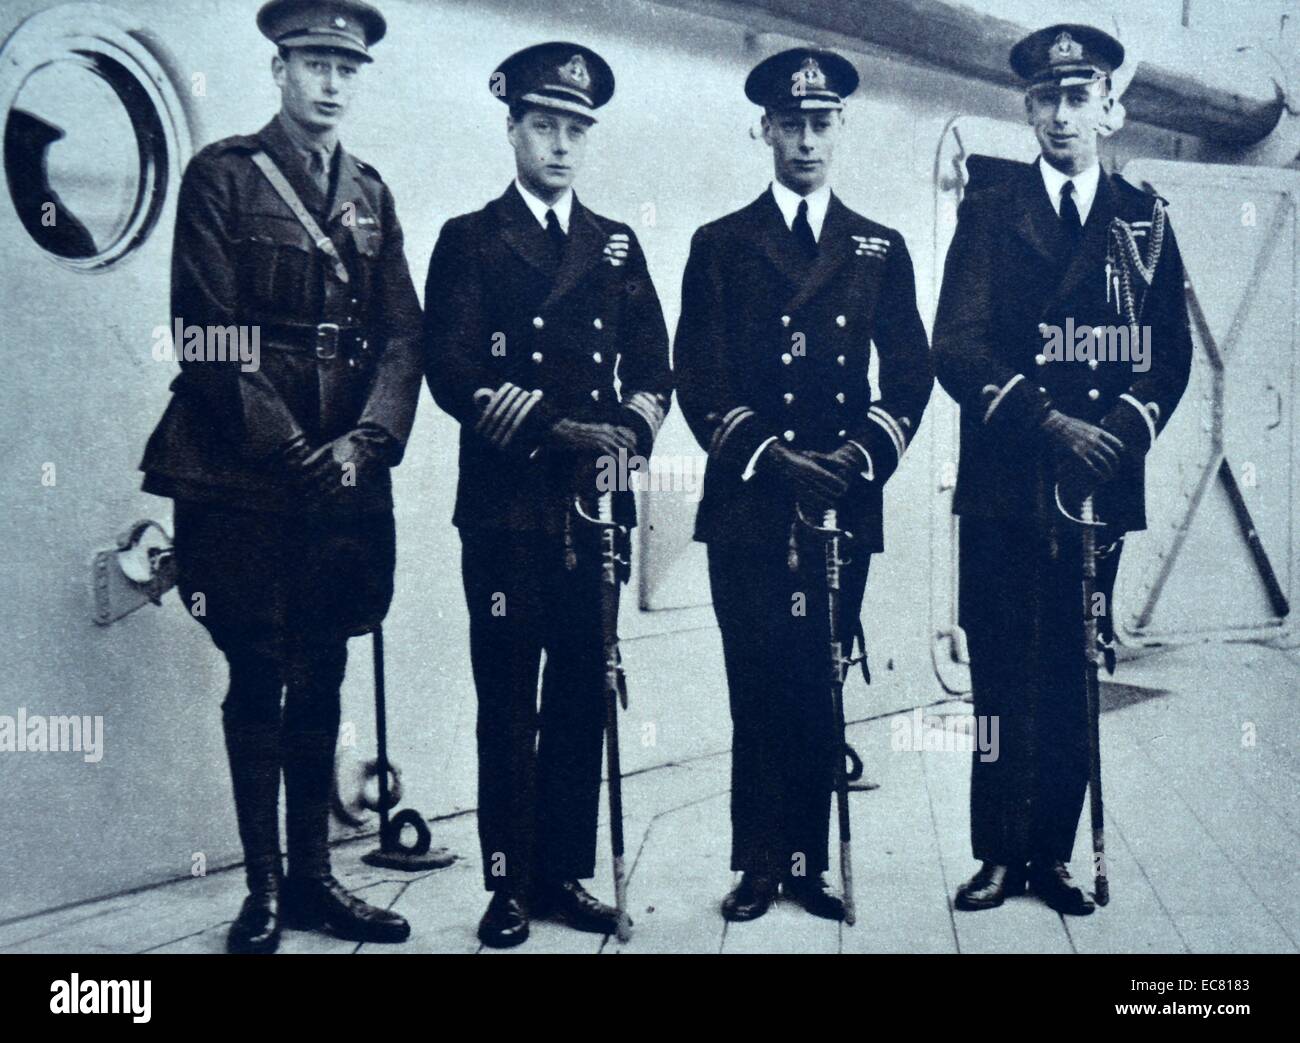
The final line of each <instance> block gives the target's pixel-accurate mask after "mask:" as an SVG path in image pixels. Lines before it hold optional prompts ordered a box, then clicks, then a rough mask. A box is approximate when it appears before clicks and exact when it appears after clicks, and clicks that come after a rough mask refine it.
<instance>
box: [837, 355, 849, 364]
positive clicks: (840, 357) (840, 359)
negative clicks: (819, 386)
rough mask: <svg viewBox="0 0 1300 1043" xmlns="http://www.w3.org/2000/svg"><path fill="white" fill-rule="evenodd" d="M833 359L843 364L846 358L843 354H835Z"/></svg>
mask: <svg viewBox="0 0 1300 1043" xmlns="http://www.w3.org/2000/svg"><path fill="white" fill-rule="evenodd" d="M835 361H836V362H838V363H839V364H840V365H841V366H842V365H844V363H845V362H846V361H847V360H846V359H845V358H844V356H843V355H836V356H835Z"/></svg>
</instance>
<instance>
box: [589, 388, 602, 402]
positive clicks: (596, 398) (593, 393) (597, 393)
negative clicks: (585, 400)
mask: <svg viewBox="0 0 1300 1043" xmlns="http://www.w3.org/2000/svg"><path fill="white" fill-rule="evenodd" d="M591 397H592V399H593V400H594V401H596V402H599V401H600V388H592V389H591Z"/></svg>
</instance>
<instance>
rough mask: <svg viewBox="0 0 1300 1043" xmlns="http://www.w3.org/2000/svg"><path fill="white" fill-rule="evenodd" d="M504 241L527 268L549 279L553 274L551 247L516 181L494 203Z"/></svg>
mask: <svg viewBox="0 0 1300 1043" xmlns="http://www.w3.org/2000/svg"><path fill="white" fill-rule="evenodd" d="M493 208H494V210H495V211H496V216H497V225H498V227H499V228H500V229H501V238H502V239H504V240H505V241H506V244H507V245H508V246H509V247H510V249H512V250H513V251H514V252H515V253H517V254H518V255H519V256H520V257H521V258H522V259H523V260H524V261H525V262H526V263H527V264H528V265H530V266H531V267H533V268H536V269H537V271H539V272H541V273H542V274H543V275H545V276H547V277H548V278H549V277H550V275H551V270H552V266H551V259H550V244H549V243H547V241H546V239H545V238H544V236H545V235H546V233H545V232H543V231H542V228H541V226H540V225H539V224H538V223H537V219H536V218H535V217H533V214H532V211H531V210H529V209H528V206H527V204H526V203H524V201H523V199H522V198H520V195H519V189H517V188H516V187H515V185H514V183H513V182H511V184H510V187H509V188H507V189H506V190H505V192H504V193H503V194H502V195H501V196H500V198H498V199H497V200H496V202H495V203H494V204H493Z"/></svg>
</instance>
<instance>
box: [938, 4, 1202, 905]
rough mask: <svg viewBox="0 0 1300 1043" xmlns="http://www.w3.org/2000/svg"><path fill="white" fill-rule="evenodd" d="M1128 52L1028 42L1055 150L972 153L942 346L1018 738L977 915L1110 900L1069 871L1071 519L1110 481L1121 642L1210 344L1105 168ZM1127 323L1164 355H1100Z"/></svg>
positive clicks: (996, 814)
mask: <svg viewBox="0 0 1300 1043" xmlns="http://www.w3.org/2000/svg"><path fill="white" fill-rule="evenodd" d="M1123 60H1124V49H1123V47H1122V46H1121V45H1120V43H1119V42H1118V41H1117V40H1115V39H1113V38H1112V37H1110V36H1109V35H1107V34H1106V33H1103V32H1100V31H1098V30H1096V29H1093V28H1090V27H1087V26H1079V25H1053V26H1050V27H1048V28H1046V29H1042V30H1039V31H1038V32H1035V33H1033V34H1032V35H1030V36H1028V37H1027V38H1025V39H1024V40H1022V41H1021V42H1020V43H1019V44H1017V45H1016V47H1015V48H1014V49H1013V50H1012V52H1011V65H1012V68H1013V69H1014V70H1015V71H1016V73H1017V74H1018V75H1020V76H1021V77H1022V78H1023V79H1025V80H1026V81H1027V83H1028V88H1027V93H1026V96H1025V107H1026V112H1027V114H1028V118H1029V122H1030V124H1031V125H1032V126H1033V128H1034V132H1035V134H1036V135H1037V138H1038V143H1039V145H1040V147H1041V152H1042V154H1041V155H1040V156H1039V158H1038V159H1037V160H1036V161H1035V162H1034V163H1033V164H1029V165H1026V164H1022V163H1009V162H1005V161H989V160H984V161H982V162H981V161H980V160H979V159H978V158H977V157H971V159H970V161H969V163H968V168H969V171H970V175H971V179H970V184H969V185H968V187H967V195H966V198H965V200H964V201H963V202H962V205H961V209H960V211H959V214H958V225H957V231H956V235H955V237H954V239H953V242H952V246H951V247H950V248H949V251H948V259H947V263H946V266H945V270H944V280H943V291H942V294H941V297H940V301H939V311H938V316H937V319H936V321H935V328H934V357H935V367H936V370H937V373H938V377H939V381H940V383H941V384H942V385H943V386H944V388H945V389H947V391H948V392H949V394H951V395H952V396H953V398H954V399H955V400H956V401H957V403H958V405H959V406H960V407H961V460H960V470H959V477H958V482H957V489H956V495H955V500H954V504H953V510H954V511H955V512H956V513H957V514H958V515H960V517H961V528H960V599H959V601H960V619H961V623H962V626H963V627H964V628H965V630H966V635H967V638H968V642H969V648H970V659H971V679H972V683H973V687H974V695H975V713H976V714H977V715H979V716H981V717H984V716H989V717H997V718H998V719H999V720H1000V729H1001V734H1002V737H1003V738H1002V747H1001V749H1002V752H1001V756H1000V757H999V758H998V759H997V760H995V761H989V762H985V761H983V760H982V759H981V758H980V757H979V756H978V755H977V756H976V757H975V758H974V760H973V768H972V773H971V846H972V848H973V852H974V855H975V857H976V858H977V859H979V860H980V861H981V862H982V863H983V864H982V866H981V868H980V870H979V872H978V873H976V874H975V876H974V877H973V878H972V879H971V880H970V881H968V882H967V883H965V884H963V885H962V886H961V888H960V889H959V890H958V892H957V896H956V902H955V904H956V906H957V908H959V909H968V910H971V909H988V908H992V907H994V906H997V905H1000V904H1002V901H1003V900H1004V898H1005V897H1006V896H1007V895H1013V894H1018V893H1020V892H1021V891H1023V890H1024V888H1025V886H1026V883H1028V885H1029V886H1030V887H1031V888H1032V889H1033V891H1034V892H1035V893H1036V894H1037V895H1038V896H1039V897H1040V898H1042V899H1043V901H1045V902H1046V903H1047V904H1048V905H1049V906H1051V907H1052V908H1053V909H1056V910H1058V911H1059V912H1062V913H1069V914H1075V915H1080V914H1087V913H1090V912H1092V910H1093V902H1092V901H1091V900H1090V899H1089V898H1088V897H1087V896H1086V895H1085V894H1084V893H1083V892H1082V891H1081V890H1080V889H1079V888H1077V887H1075V886H1074V885H1073V884H1072V883H1071V881H1070V874H1069V871H1068V869H1067V868H1066V864H1067V863H1068V862H1069V860H1070V855H1071V851H1072V849H1073V845H1074V838H1075V832H1076V828H1077V825H1078V821H1079V812H1080V810H1081V809H1082V806H1083V798H1084V793H1085V790H1086V788H1087V782H1088V741H1087V734H1088V733H1087V727H1088V719H1087V714H1086V701H1085V694H1086V693H1085V675H1084V667H1085V657H1084V654H1083V633H1084V621H1083V607H1082V600H1081V586H1080V584H1081V575H1082V560H1081V553H1082V551H1081V541H1080V536H1079V532H1080V530H1079V526H1078V525H1077V524H1075V523H1074V522H1072V521H1069V520H1068V519H1067V513H1068V515H1069V516H1071V517H1078V515H1079V511H1080V505H1081V504H1082V503H1083V501H1084V498H1085V497H1086V496H1087V495H1088V494H1090V493H1093V494H1094V496H1093V500H1094V506H1095V514H1096V516H1097V518H1099V519H1100V520H1101V521H1103V522H1104V523H1105V525H1104V527H1103V528H1101V529H1099V530H1098V537H1097V541H1096V545H1097V546H1098V547H1099V548H1106V549H1107V550H1105V551H1103V552H1102V553H1101V554H1099V561H1098V566H1097V573H1098V590H1099V591H1100V592H1101V594H1102V597H1103V601H1101V602H1099V603H1098V604H1099V605H1103V604H1104V609H1105V615H1104V616H1102V618H1101V619H1099V629H1100V630H1101V631H1102V632H1104V633H1107V634H1108V633H1110V632H1111V624H1110V618H1111V613H1110V604H1109V601H1110V595H1111V591H1112V590H1113V587H1114V579H1115V574H1116V570H1117V569H1118V566H1119V552H1120V546H1121V543H1120V541H1121V539H1122V537H1123V534H1124V533H1125V532H1131V531H1134V530H1138V529H1142V528H1144V527H1145V525H1146V517H1145V499H1144V460H1145V456H1146V453H1147V450H1148V449H1149V448H1150V447H1151V443H1152V442H1153V441H1154V440H1155V437H1156V435H1157V433H1158V432H1159V431H1160V430H1161V428H1162V427H1163V426H1164V425H1165V424H1166V423H1168V421H1169V417H1170V415H1171V414H1172V413H1173V411H1174V407H1175V406H1176V405H1177V404H1178V400H1179V398H1180V397H1181V396H1182V393H1183V389H1184V388H1185V387H1186V384H1187V378H1188V371H1189V368H1190V364H1191V352H1192V347H1191V339H1190V334H1189V332H1188V320H1187V307H1186V302H1185V299H1184V292H1183V269H1182V262H1181V259H1180V257H1179V253H1178V246H1177V243H1176V242H1175V240H1174V235H1173V230H1172V229H1171V228H1170V227H1169V223H1168V221H1167V219H1166V217H1165V209H1164V201H1163V200H1162V199H1160V198H1159V197H1158V196H1155V195H1152V194H1150V193H1148V192H1144V191H1140V190H1138V189H1137V188H1134V187H1133V186H1131V185H1129V184H1128V183H1127V182H1125V181H1124V180H1123V179H1122V178H1120V177H1118V176H1116V175H1112V174H1107V173H1105V172H1104V171H1103V170H1102V169H1101V167H1100V165H1099V163H1098V158H1097V140H1098V135H1099V133H1101V134H1106V133H1109V132H1111V131H1113V130H1114V129H1117V125H1118V123H1119V118H1118V113H1119V110H1117V105H1118V102H1117V101H1116V99H1115V98H1114V96H1113V94H1112V91H1111V80H1110V74H1111V73H1112V71H1113V70H1114V69H1116V68H1117V67H1118V66H1119V65H1120V64H1121V63H1122V62H1123ZM1085 326H1086V327H1091V329H1092V332H1093V333H1095V334H1098V336H1096V337H1095V338H1093V344H1094V345H1095V349H1087V343H1088V342H1086V341H1085V342H1084V345H1083V346H1084V348H1085V349H1087V350H1080V351H1079V352H1077V353H1075V352H1070V353H1068V354H1066V355H1065V357H1064V358H1062V352H1061V351H1060V350H1059V349H1060V346H1061V345H1060V344H1059V338H1060V337H1061V332H1062V330H1070V331H1075V330H1078V329H1080V328H1082V327H1085ZM1124 327H1129V329H1127V330H1124V329H1123V328H1124ZM1117 329H1118V330H1121V331H1122V332H1125V333H1127V334H1129V336H1130V337H1136V336H1138V335H1139V334H1140V333H1143V332H1149V335H1150V341H1149V344H1150V347H1149V355H1148V357H1145V358H1138V357H1137V353H1136V352H1135V350H1134V349H1135V348H1136V344H1133V345H1131V346H1130V352H1129V353H1128V354H1129V356H1130V357H1128V358H1125V357H1123V353H1122V352H1117V351H1114V350H1111V349H1110V346H1109V345H1108V346H1107V347H1106V348H1103V346H1102V345H1103V339H1104V338H1107V337H1108V336H1109V333H1110V332H1112V331H1115V330H1117ZM1111 343H1112V344H1113V343H1114V341H1111ZM1067 347H1068V348H1074V347H1075V345H1073V344H1070V345H1068V346H1067ZM1112 355H1114V356H1116V357H1114V358H1112V357H1109V356H1112ZM1071 356H1073V357H1071Z"/></svg>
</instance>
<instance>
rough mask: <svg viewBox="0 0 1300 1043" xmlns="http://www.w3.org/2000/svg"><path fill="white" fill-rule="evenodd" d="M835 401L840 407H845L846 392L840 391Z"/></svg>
mask: <svg viewBox="0 0 1300 1043" xmlns="http://www.w3.org/2000/svg"><path fill="white" fill-rule="evenodd" d="M835 401H836V402H838V403H839V404H840V405H844V392H843V391H838V392H836V393H835Z"/></svg>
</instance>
